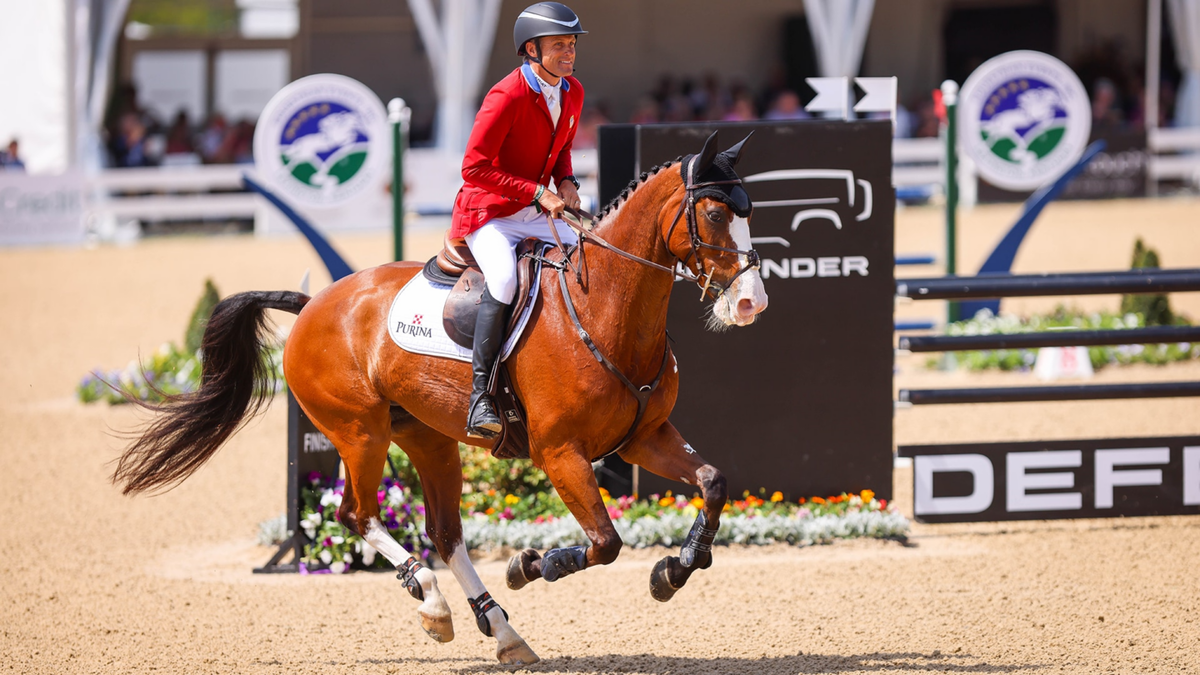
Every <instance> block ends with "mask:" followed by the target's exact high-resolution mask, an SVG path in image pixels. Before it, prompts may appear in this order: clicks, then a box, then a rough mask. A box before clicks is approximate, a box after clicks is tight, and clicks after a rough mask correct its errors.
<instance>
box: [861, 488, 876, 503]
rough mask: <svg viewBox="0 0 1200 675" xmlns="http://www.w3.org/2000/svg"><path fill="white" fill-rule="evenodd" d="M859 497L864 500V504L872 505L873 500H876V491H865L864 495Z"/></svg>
mask: <svg viewBox="0 0 1200 675" xmlns="http://www.w3.org/2000/svg"><path fill="white" fill-rule="evenodd" d="M859 496H860V497H862V500H863V501H864V502H866V503H868V504H870V503H871V500H872V499H875V491H874V490H863V491H862V494H861V495H859Z"/></svg>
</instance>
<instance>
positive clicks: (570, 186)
mask: <svg viewBox="0 0 1200 675" xmlns="http://www.w3.org/2000/svg"><path fill="white" fill-rule="evenodd" d="M558 196H559V197H560V198H561V199H562V200H563V201H564V202H566V204H567V206H569V207H571V208H573V209H575V210H576V211H578V210H579V204H580V201H579V191H578V190H576V189H575V184H574V183H572V182H571V181H569V180H564V181H563V182H562V184H561V185H559V186H558Z"/></svg>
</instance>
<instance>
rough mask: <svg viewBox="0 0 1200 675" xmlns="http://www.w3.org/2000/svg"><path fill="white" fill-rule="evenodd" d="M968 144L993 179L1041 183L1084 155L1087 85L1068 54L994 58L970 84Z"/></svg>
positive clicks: (965, 118)
mask: <svg viewBox="0 0 1200 675" xmlns="http://www.w3.org/2000/svg"><path fill="white" fill-rule="evenodd" d="M958 120H959V129H960V138H961V139H962V140H961V143H962V149H963V150H964V151H965V152H966V153H967V155H968V156H969V157H970V158H971V159H972V160H974V161H975V164H976V166H977V167H978V170H979V174H980V175H981V176H983V178H984V179H986V180H987V181H988V182H989V183H992V184H994V185H996V186H999V187H1002V188H1005V189H1008V190H1036V189H1037V188H1040V187H1042V186H1043V185H1046V184H1047V183H1050V182H1052V181H1054V180H1055V179H1057V178H1058V177H1059V176H1061V175H1062V174H1063V173H1064V172H1066V171H1067V170H1068V169H1070V168H1071V167H1072V166H1074V165H1075V163H1076V162H1077V161H1079V158H1080V156H1082V155H1083V151H1084V148H1085V147H1086V145H1087V141H1088V137H1089V136H1090V134H1091V130H1092V110H1091V104H1090V103H1089V102H1088V98H1087V91H1086V90H1084V88H1083V84H1082V83H1081V82H1080V81H1079V78H1078V77H1077V76H1076V75H1075V73H1074V72H1073V71H1072V70H1071V69H1070V68H1068V67H1067V65H1066V64H1064V63H1063V62H1062V61H1059V60H1058V59H1056V58H1054V57H1052V56H1049V55H1047V54H1043V53H1041V52H1033V51H1015V52H1008V53H1007V54H1001V55H1000V56H997V57H995V58H992V59H989V60H988V61H986V62H985V63H984V64H983V65H981V66H979V68H977V69H976V70H975V72H974V73H971V76H970V77H968V78H967V81H966V83H965V84H963V88H962V95H961V96H960V98H959V104H958Z"/></svg>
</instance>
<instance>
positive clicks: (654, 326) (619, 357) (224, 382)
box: [112, 133, 767, 664]
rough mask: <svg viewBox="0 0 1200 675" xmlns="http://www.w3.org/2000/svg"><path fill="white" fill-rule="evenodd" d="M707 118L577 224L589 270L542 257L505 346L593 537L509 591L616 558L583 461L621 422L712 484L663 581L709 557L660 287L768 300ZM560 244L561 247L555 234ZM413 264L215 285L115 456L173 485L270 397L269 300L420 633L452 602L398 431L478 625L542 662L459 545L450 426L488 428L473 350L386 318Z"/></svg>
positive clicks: (539, 563)
mask: <svg viewBox="0 0 1200 675" xmlns="http://www.w3.org/2000/svg"><path fill="white" fill-rule="evenodd" d="M716 136H717V135H716V134H715V133H714V134H713V135H712V136H710V137H709V138H708V140H707V142H706V143H705V145H704V149H703V150H702V151H701V152H700V153H699V154H696V155H688V156H686V157H683V158H681V160H676V161H675V162H669V163H667V164H665V165H663V166H661V167H655V169H653V170H651V171H650V172H648V173H645V174H642V176H641V178H640V179H637V180H635V181H634V182H633V183H632V184H631V185H630V187H629V188H627V189H626V190H625V191H624V192H623V193H622V194H621V195H620V196H619V197H618V198H617V199H616V200H614V201H613V203H612V204H610V205H609V206H608V207H606V208H605V210H604V211H603V212H602V213H601V214H600V217H599V219H598V220H597V221H596V222H595V223H594V225H593V227H592V228H591V229H586V228H580V235H581V243H580V245H579V246H578V247H576V248H575V249H573V251H572V253H573V254H574V258H573V260H572V258H570V257H569V256H568V257H567V259H566V262H569V263H571V267H572V269H578V267H579V266H580V263H581V262H582V261H581V260H580V256H582V255H583V249H584V248H591V249H593V250H592V252H591V253H590V255H587V257H586V260H587V262H586V265H584V266H583V267H584V269H582V270H579V272H580V273H579V274H578V276H576V275H574V274H569V273H565V272H564V271H563V269H559V270H558V271H557V272H556V271H555V270H554V269H552V268H547V269H544V270H543V274H544V275H545V277H550V276H552V275H555V274H558V275H559V279H558V281H559V283H549V282H544V283H542V284H541V289H542V291H541V292H542V298H541V302H540V303H539V304H538V305H537V306H536V307H535V309H534V314H533V316H532V317H531V319H530V323H529V328H528V329H527V330H526V331H525V334H524V335H523V337H522V338H521V342H520V344H519V345H518V346H517V348H516V350H515V351H514V352H513V354H512V355H511V356H510V357H509V359H508V362H507V363H508V366H509V368H510V373H511V375H512V377H513V381H514V386H515V388H516V389H517V391H518V394H519V396H520V398H521V400H522V401H523V402H524V404H525V406H526V411H527V418H528V421H529V422H528V424H529V426H528V431H529V440H530V457H531V459H532V460H533V463H534V465H536V466H537V467H539V468H541V469H542V470H543V471H545V472H546V475H547V476H549V478H550V481H551V482H552V484H553V485H554V488H555V489H556V490H557V492H558V494H559V496H560V497H561V498H562V500H563V502H564V503H565V504H566V506H567V508H568V509H569V510H570V511H571V514H572V515H573V516H574V517H575V519H576V520H577V521H578V522H579V525H580V526H581V527H582V528H583V531H584V533H585V534H586V535H587V538H588V540H589V541H590V542H591V546H587V547H584V546H575V547H569V548H560V549H553V550H551V551H548V552H546V553H545V554H544V555H541V554H539V553H538V552H537V551H534V550H532V549H527V550H525V551H523V552H521V553H519V554H517V555H516V556H514V557H513V558H512V560H511V561H510V563H509V568H508V577H507V583H508V586H509V587H510V588H512V589H519V588H521V587H522V586H524V585H525V584H527V583H530V582H531V581H534V580H536V579H538V578H542V579H545V580H546V581H555V580H557V579H559V578H561V577H563V576H567V575H569V574H572V573H574V572H578V571H580V570H583V569H586V568H589V567H592V566H594V565H606V564H608V563H611V562H612V561H613V560H615V559H616V557H617V554H618V553H619V552H620V550H621V539H620V537H619V536H618V534H617V531H616V529H615V528H614V527H613V523H612V520H611V519H610V517H609V515H608V513H607V511H606V509H605V506H604V503H603V499H602V498H601V495H600V492H599V488H598V487H597V484H596V478H595V474H594V473H593V469H592V462H593V461H595V460H597V459H599V458H601V457H603V456H604V455H606V454H608V453H609V452H610V451H613V450H614V448H617V446H618V445H619V444H620V443H621V442H622V440H623V439H624V440H625V441H627V442H625V443H624V444H623V445H622V446H621V447H619V453H620V456H621V457H622V458H623V459H625V460H626V461H628V462H630V463H632V464H637V465H639V466H641V467H643V468H645V469H647V470H649V471H651V472H653V473H655V474H657V475H660V476H663V477H666V478H669V479H671V480H680V481H683V482H684V483H687V484H688V485H692V486H695V487H697V488H699V490H700V491H701V493H702V495H703V500H704V508H703V510H701V512H700V514H699V516H698V517H697V519H696V523H695V524H694V525H693V527H692V529H691V532H690V533H689V535H688V537H687V539H686V540H685V542H684V544H683V546H682V549H681V551H680V555H679V556H668V557H666V558H663V559H662V560H661V561H660V562H659V563H658V564H657V565H656V566H655V568H654V570H653V572H652V574H651V583H650V586H651V594H652V595H653V597H655V598H656V599H658V600H661V601H666V600H669V599H670V598H671V596H672V595H674V593H675V592H676V591H677V590H678V589H679V588H681V587H682V586H683V585H684V583H685V582H686V581H687V580H688V578H689V577H690V575H691V574H692V573H693V572H694V571H695V570H697V569H704V568H707V567H708V566H709V565H710V564H711V562H712V553H711V545H712V541H713V538H714V536H715V535H716V532H717V528H718V526H719V524H720V517H721V511H722V508H723V507H724V506H725V503H726V500H727V495H726V485H725V478H724V476H722V475H721V472H720V471H718V470H717V469H716V468H715V467H714V466H712V465H711V464H709V463H708V462H706V461H704V459H703V458H701V456H700V455H699V454H697V453H696V451H695V450H694V449H693V448H692V446H691V445H689V444H688V443H687V442H686V441H684V439H683V438H682V437H681V436H680V434H679V432H678V431H676V429H675V427H674V426H672V425H671V423H670V422H669V421H668V419H667V418H668V416H669V415H670V413H671V409H672V408H673V407H674V405H675V398H676V394H677V392H678V385H679V376H678V365H677V364H676V363H675V359H674V356H673V355H672V354H671V350H670V346H669V344H668V341H667V334H666V322H667V302H668V300H669V298H670V294H671V289H672V285H673V283H674V281H675V277H676V276H684V277H686V278H689V279H691V280H693V281H695V282H696V283H697V284H698V285H701V286H702V287H703V289H704V290H703V291H702V295H701V299H702V300H703V299H704V298H705V297H706V296H708V297H715V301H714V303H713V305H712V317H713V318H712V319H711V320H710V324H711V325H712V327H714V328H716V327H725V326H732V325H739V326H744V325H748V324H750V323H753V322H754V320H755V319H756V318H757V315H758V314H759V313H760V312H761V311H763V310H764V309H765V308H766V306H767V296H766V293H765V292H764V290H763V284H762V279H761V278H760V276H759V273H758V256H757V254H756V253H755V252H754V251H753V250H752V249H751V246H750V228H749V216H750V211H751V204H750V200H749V197H748V196H747V195H746V193H745V191H744V190H743V189H742V187H741V179H739V178H738V177H737V174H736V173H735V171H734V168H733V167H734V165H735V164H737V161H738V159H739V157H740V155H741V150H742V146H743V144H744V143H745V140H743V141H742V142H740V143H738V144H737V145H736V146H734V147H732V148H730V149H729V150H726V151H725V152H723V153H719V154H718V152H717V138H716ZM550 258H552V259H553V258H556V259H558V260H560V261H561V260H562V259H563V258H562V255H561V250H560V251H558V252H555V253H551V254H550ZM559 266H560V267H565V266H566V265H565V264H560V265H559ZM421 267H422V266H421V265H420V264H419V263H412V262H398V263H391V264H386V265H382V266H379V267H376V268H373V269H368V270H364V271H361V272H358V273H356V274H353V275H350V276H347V277H345V278H343V279H340V280H339V281H337V282H336V283H333V284H332V285H330V286H329V287H327V288H325V289H324V290H322V291H321V292H320V293H318V294H317V295H316V296H314V297H312V298H311V299H310V298H308V297H307V296H305V295H303V294H300V293H295V292H285V291H278V292H258V291H252V292H245V293H239V294H236V295H233V296H230V297H229V298H227V299H225V300H223V301H222V302H221V303H220V304H219V305H217V307H216V308H215V309H214V311H213V314H212V317H211V319H210V320H209V323H208V326H207V329H206V331H205V334H204V339H203V347H202V349H203V355H204V358H203V376H202V380H201V382H202V384H201V387H200V388H199V389H198V390H197V391H195V392H193V393H189V394H184V395H182V396H179V397H176V398H174V399H172V400H170V401H168V402H167V403H165V404H163V405H160V406H155V410H156V411H157V412H158V415H157V416H156V417H155V418H154V419H153V420H152V421H151V422H150V423H149V425H148V426H147V427H146V428H145V429H144V430H142V433H141V435H140V437H138V438H137V439H136V440H135V441H134V443H133V444H132V445H131V446H130V448H129V449H127V450H126V451H125V452H124V453H123V454H122V456H121V457H120V458H119V459H118V461H117V466H116V469H115V471H114V473H113V477H112V479H113V482H114V483H117V484H122V485H123V491H124V492H125V493H126V494H130V493H139V492H143V491H147V490H150V491H156V490H163V489H170V488H172V487H174V486H175V485H177V484H178V483H179V482H180V481H182V480H184V479H185V478H187V477H188V476H189V475H191V474H192V473H193V472H194V471H195V470H196V469H198V468H199V467H200V466H201V465H202V464H203V463H204V462H205V461H207V460H208V458H209V457H211V456H212V455H213V453H215V452H216V450H217V449H218V448H219V447H220V446H221V445H222V444H223V443H224V441H225V440H226V439H228V438H229V436H230V435H231V434H233V433H234V432H235V431H236V430H237V429H238V428H240V426H241V425H242V424H244V423H245V422H246V421H247V420H248V419H250V418H251V417H252V416H254V415H255V414H257V413H259V412H261V410H262V409H263V408H264V407H265V405H266V404H267V403H268V401H269V398H268V397H269V396H270V392H272V388H271V387H270V386H269V384H270V383H269V382H268V381H267V377H268V373H267V371H266V367H265V365H264V363H263V360H262V358H261V355H262V350H263V347H264V343H265V340H266V329H267V319H266V312H265V310H266V309H278V310H283V311H288V312H293V313H296V314H298V317H297V319H296V323H295V326H294V327H293V328H292V331H291V334H290V336H289V337H288V340H287V345H286V347H285V350H284V356H283V368H284V374H285V377H286V378H287V383H288V386H289V387H290V388H291V391H292V393H293V394H294V395H295V397H296V400H297V401H298V402H299V403H300V407H301V408H302V409H303V410H304V412H305V413H306V414H307V415H308V416H309V418H310V419H311V420H312V422H313V423H314V424H315V425H316V427H317V428H318V429H319V430H320V431H321V432H322V433H324V434H325V435H326V436H327V437H328V438H329V440H330V441H332V442H333V444H334V446H336V447H337V450H338V453H339V454H340V455H341V458H342V461H343V466H344V467H345V472H346V483H345V492H344V495H343V498H342V503H341V505H340V507H339V508H338V511H337V516H338V519H339V520H340V521H341V523H342V524H344V525H345V526H346V527H347V528H348V529H350V530H351V531H353V532H355V533H357V534H359V535H361V536H362V537H363V538H364V539H365V540H366V541H367V542H368V543H369V544H370V545H371V546H373V547H375V549H377V550H378V551H379V552H380V553H381V554H383V555H384V557H386V558H387V559H388V560H389V561H390V562H391V563H392V564H393V565H395V566H396V568H397V570H398V571H399V575H398V576H399V578H400V579H401V580H402V581H403V582H404V586H405V588H406V589H407V590H408V592H409V593H410V594H411V595H412V596H413V597H414V598H416V599H417V600H419V601H420V603H421V604H420V606H419V607H418V609H417V613H418V615H419V617H420V621H421V625H422V627H423V628H424V629H425V631H426V632H427V633H428V634H429V635H430V636H431V637H432V638H433V639H434V640H438V641H441V642H447V641H449V640H451V639H452V638H453V637H454V627H453V623H452V620H451V613H450V607H449V605H448V604H447V602H446V599H445V597H444V596H443V594H442V593H441V592H440V591H439V590H438V583H437V578H436V577H435V575H434V573H433V572H432V571H431V570H430V569H428V568H427V567H424V566H422V565H421V564H420V563H419V562H417V561H416V559H415V558H413V556H411V555H410V552H409V551H406V550H405V549H404V548H403V547H402V546H401V545H400V544H399V543H397V542H396V541H395V540H394V539H393V538H392V537H391V536H390V535H389V534H388V531H387V529H386V528H385V527H384V526H383V525H382V524H381V522H380V517H379V505H378V500H377V498H376V491H377V489H378V486H379V483H380V480H381V479H382V476H383V469H384V464H385V461H386V457H387V452H388V447H389V445H390V443H393V442H395V443H396V444H397V445H398V446H400V447H401V448H402V449H403V450H404V452H405V453H407V454H408V457H409V459H410V460H411V461H412V464H413V466H414V467H415V468H416V470H417V473H418V475H419V479H420V482H421V486H422V488H423V489H424V493H425V504H426V511H425V513H426V522H425V527H426V532H427V534H428V535H429V538H430V540H432V542H433V544H434V546H435V547H436V548H437V551H438V554H439V555H440V557H441V558H442V560H443V561H445V563H446V565H447V567H449V569H450V570H451V572H452V573H453V574H454V577H455V578H456V579H457V581H458V583H459V585H460V586H461V587H462V589H463V591H464V592H465V593H466V595H467V598H468V599H469V604H470V606H471V609H472V612H473V613H474V614H475V618H476V623H477V625H478V627H479V629H480V630H481V631H483V633H484V634H485V635H488V636H494V637H495V638H496V640H497V651H496V654H497V658H498V659H499V660H500V661H501V662H502V663H505V664H530V663H534V662H536V661H537V660H538V657H537V655H536V654H535V653H534V651H533V650H532V649H531V648H530V647H529V645H528V644H527V643H526V642H525V640H524V639H522V638H521V636H520V635H518V634H517V631H516V630H515V629H514V628H513V626H512V624H511V623H510V622H509V620H508V614H507V612H505V611H504V610H503V609H501V608H500V606H499V605H498V604H497V603H496V601H495V600H494V599H493V598H492V597H491V595H490V594H489V593H488V591H487V588H486V587H484V585H483V582H482V581H480V579H479V575H478V574H477V573H476V571H475V569H474V567H473V566H472V563H471V560H470V557H469V556H468V552H467V549H466V547H465V546H464V543H463V536H462V523H461V521H460V515H459V501H460V497H461V494H462V484H463V481H462V467H461V460H460V457H459V450H458V448H459V443H466V444H470V445H484V447H488V446H487V444H490V443H492V441H482V440H481V439H478V438H468V437H467V435H466V432H465V430H464V426H465V420H466V418H467V398H468V397H467V394H468V393H469V391H470V387H471V364H470V363H464V362H460V361H456V360H452V359H446V358H435V357H429V356H422V355H419V354H415V353H410V352H407V351H403V350H401V349H400V348H399V347H398V346H397V345H396V344H395V343H394V342H393V341H392V340H391V338H390V336H389V334H388V328H387V326H386V323H387V316H388V309H389V306H390V304H391V302H392V299H393V298H394V297H395V296H396V294H397V292H399V290H400V289H401V288H402V287H403V286H404V285H405V284H406V283H407V282H408V281H409V280H410V279H412V278H413V277H414V275H417V274H420V273H421ZM584 270H586V274H584V273H583V272H584ZM668 364H669V365H670V366H671V367H669V368H668V367H667V365H668ZM656 378H657V380H656ZM622 380H627V382H623V381H622ZM633 383H637V384H633ZM650 383H656V384H657V385H658V386H657V387H655V386H652V385H651V384H650ZM631 391H632V392H633V395H631ZM639 398H641V399H644V405H639V400H638V399H639ZM639 411H640V412H641V413H642V414H641V415H640V416H639V414H638V413H639ZM631 425H633V427H635V428H632V429H631ZM627 431H628V432H630V433H631V435H628V436H627Z"/></svg>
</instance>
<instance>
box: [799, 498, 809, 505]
mask: <svg viewBox="0 0 1200 675" xmlns="http://www.w3.org/2000/svg"><path fill="white" fill-rule="evenodd" d="M806 501H808V500H807V499H805V498H804V497H801V498H800V503H801V504H803V503H804V502H806Z"/></svg>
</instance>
